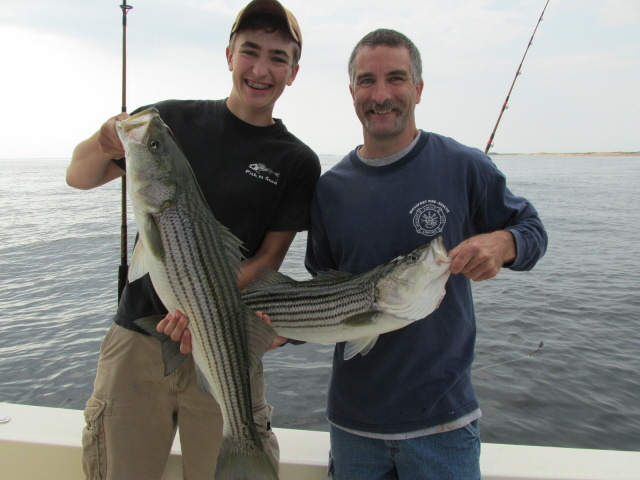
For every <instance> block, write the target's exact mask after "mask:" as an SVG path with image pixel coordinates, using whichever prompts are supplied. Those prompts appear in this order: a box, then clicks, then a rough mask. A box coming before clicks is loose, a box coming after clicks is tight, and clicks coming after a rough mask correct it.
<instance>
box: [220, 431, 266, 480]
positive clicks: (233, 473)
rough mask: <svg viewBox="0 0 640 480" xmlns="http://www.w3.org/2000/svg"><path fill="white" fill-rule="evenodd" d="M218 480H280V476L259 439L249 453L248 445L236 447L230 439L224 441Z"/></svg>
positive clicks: (226, 438) (221, 447) (221, 449)
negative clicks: (246, 479)
mask: <svg viewBox="0 0 640 480" xmlns="http://www.w3.org/2000/svg"><path fill="white" fill-rule="evenodd" d="M215 478H216V480H235V479H238V478H252V479H258V478H259V479H260V480H278V474H277V473H276V470H275V468H274V466H273V464H272V463H271V461H270V460H269V457H268V456H267V454H266V452H265V451H264V448H263V447H262V442H261V441H260V439H259V437H258V439H257V445H256V447H255V448H253V449H251V450H249V451H247V448H246V445H236V444H235V443H234V442H233V440H232V439H230V438H229V437H224V438H223V439H222V445H221V446H220V453H218V462H217V464H216V473H215Z"/></svg>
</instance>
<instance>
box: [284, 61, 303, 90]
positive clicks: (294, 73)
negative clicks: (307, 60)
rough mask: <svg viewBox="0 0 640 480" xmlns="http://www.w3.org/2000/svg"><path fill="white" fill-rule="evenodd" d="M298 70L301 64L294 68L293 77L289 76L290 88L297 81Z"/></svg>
mask: <svg viewBox="0 0 640 480" xmlns="http://www.w3.org/2000/svg"><path fill="white" fill-rule="evenodd" d="M298 70H300V64H298V65H296V66H295V67H293V70H291V75H290V76H289V80H287V86H288V87H290V86H291V84H292V83H293V81H294V80H295V79H296V76H297V75H298Z"/></svg>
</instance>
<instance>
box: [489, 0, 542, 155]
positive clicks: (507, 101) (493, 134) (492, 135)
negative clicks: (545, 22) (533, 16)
mask: <svg viewBox="0 0 640 480" xmlns="http://www.w3.org/2000/svg"><path fill="white" fill-rule="evenodd" d="M547 5H549V0H547V3H546V4H545V6H544V8H543V9H542V13H541V14H540V18H539V19H538V23H536V28H535V29H534V30H533V35H531V39H530V40H529V45H527V49H526V50H525V51H524V55H523V56H522V60H521V61H520V66H519V67H518V71H517V72H516V76H515V77H514V79H513V82H512V83H511V88H510V89H509V93H507V98H506V99H505V101H504V104H503V105H502V109H501V110H500V115H498V121H497V122H496V126H495V127H493V132H491V137H489V142H488V143H487V147H486V148H485V149H484V153H488V152H489V149H490V148H491V147H493V137H494V136H495V135H496V130H498V125H499V124H500V120H501V119H502V114H503V113H504V111H505V110H506V109H507V108H509V105H508V104H509V97H510V96H511V91H512V90H513V86H514V85H515V84H516V80H517V79H518V77H519V76H520V75H521V71H520V69H521V68H522V64H523V63H524V59H525V57H526V56H527V52H528V51H529V47H530V46H531V44H532V43H533V37H534V36H535V35H536V31H537V30H538V26H539V25H540V22H541V21H542V17H543V16H544V12H545V10H546V9H547Z"/></svg>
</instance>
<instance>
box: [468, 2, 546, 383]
mask: <svg viewBox="0 0 640 480" xmlns="http://www.w3.org/2000/svg"><path fill="white" fill-rule="evenodd" d="M549 1H550V0H547V3H545V5H544V8H543V9H542V13H541V14H540V18H539V19H538V22H537V23H536V27H535V28H534V30H533V34H532V35H531V38H530V39H529V43H528V45H527V48H526V49H525V51H524V55H523V56H522V60H520V65H519V66H518V70H517V71H516V75H515V77H514V79H513V82H511V88H509V92H508V93H507V98H506V99H505V101H504V103H503V105H502V109H501V110H500V115H498V120H497V121H496V124H495V126H494V127H493V131H492V132H491V136H490V137H489V142H488V143H487V146H486V148H485V150H484V153H489V149H490V148H491V147H493V139H494V137H495V134H496V131H497V130H498V125H499V124H500V120H501V119H502V114H503V113H504V111H505V110H506V109H507V108H509V98H510V97H511V92H512V91H513V86H514V85H515V83H516V80H517V79H518V77H519V76H520V75H521V74H522V72H521V69H522V64H523V63H524V59H525V58H526V56H527V53H528V52H529V47H531V45H532V44H533V37H534V36H535V35H536V32H537V31H538V26H539V25H540V22H541V21H542V20H543V17H544V12H545V11H546V10H547V6H548V5H549ZM544 317H545V316H544V315H543V318H542V324H541V325H540V330H541V331H540V334H541V335H540V336H541V337H544ZM543 347H544V341H542V340H541V341H540V343H538V348H536V349H535V350H533V351H531V352H529V353H528V354H527V355H523V356H521V357H518V358H515V359H512V360H507V361H504V362H499V363H494V364H492V365H487V366H485V367H479V368H472V369H471V371H472V372H478V371H480V370H486V369H488V368H492V367H497V366H498V365H505V364H507V363H513V362H520V361H522V360H525V359H527V358H529V357H531V356H532V355H535V354H536V353H538V352H539V351H540V350H542V348H543Z"/></svg>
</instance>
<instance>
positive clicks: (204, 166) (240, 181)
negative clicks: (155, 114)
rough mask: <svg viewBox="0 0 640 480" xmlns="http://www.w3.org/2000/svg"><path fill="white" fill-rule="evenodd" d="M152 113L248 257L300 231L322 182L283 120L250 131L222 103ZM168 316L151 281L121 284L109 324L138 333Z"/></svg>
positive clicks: (181, 104) (314, 160)
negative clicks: (142, 324) (272, 236)
mask: <svg viewBox="0 0 640 480" xmlns="http://www.w3.org/2000/svg"><path fill="white" fill-rule="evenodd" d="M148 107H155V108H157V109H158V111H159V112H160V117H161V118H162V120H163V121H164V122H165V123H166V124H167V125H168V126H169V128H170V129H171V131H172V132H173V134H174V135H175V137H176V139H177V141H178V143H179V144H180V147H181V148H182V150H183V152H184V154H185V156H186V157H187V159H188V160H189V163H190V164H191V168H192V169H193V172H194V174H195V176H196V179H197V180H198V184H199V185H200V189H201V190H202V193H203V195H204V197H205V199H206V201H207V203H208V204H209V207H210V208H211V210H212V212H213V215H214V216H215V218H216V219H217V220H218V221H219V222H220V223H222V224H223V225H225V226H226V227H228V228H229V229H230V230H231V232H233V234H234V235H236V236H237V237H238V238H239V239H240V240H242V241H243V243H244V247H245V248H246V250H243V253H244V255H245V256H246V257H247V258H249V257H251V256H253V255H255V253H256V252H257V251H258V249H259V248H260V245H261V244H262V240H263V239H264V236H265V234H266V232H269V231H290V230H296V231H302V230H306V229H307V228H308V226H309V204H310V203H311V197H312V194H313V188H314V186H315V183H316V180H317V179H318V176H319V175H320V163H319V161H318V157H317V155H316V154H315V153H314V152H313V151H312V150H311V149H310V148H309V147H308V146H307V145H305V144H304V143H302V142H301V141H300V140H299V139H298V138H296V137H295V136H294V135H292V134H291V133H289V132H288V130H287V128H286V127H285V125H284V124H283V123H282V121H281V120H278V119H276V121H275V123H274V124H273V125H269V126H266V127H256V126H254V125H250V124H248V123H246V122H244V121H242V120H240V119H239V118H237V117H236V116H235V115H233V114H232V113H231V112H230V111H229V109H228V108H227V106H226V103H225V100H216V101H213V100H167V101H163V102H160V103H157V104H155V105H149V106H147V107H143V108H140V109H138V110H136V112H135V113H137V112H138V111H141V110H143V109H144V108H148ZM164 313H166V309H165V308H164V306H163V304H162V302H161V301H160V299H159V297H158V296H157V294H156V293H155V291H154V290H153V286H152V285H151V280H150V278H149V275H145V276H144V277H142V278H141V279H139V280H136V281H134V282H133V283H131V284H129V283H127V285H126V287H125V289H124V291H123V293H122V297H121V299H120V304H119V306H118V311H117V313H116V315H115V318H114V321H115V322H116V323H117V324H119V325H122V326H124V327H126V328H129V329H132V330H136V331H140V330H139V329H138V328H137V327H136V326H135V325H132V322H133V320H135V319H137V318H142V317H146V316H151V315H158V314H164Z"/></svg>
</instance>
